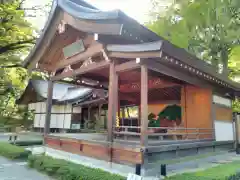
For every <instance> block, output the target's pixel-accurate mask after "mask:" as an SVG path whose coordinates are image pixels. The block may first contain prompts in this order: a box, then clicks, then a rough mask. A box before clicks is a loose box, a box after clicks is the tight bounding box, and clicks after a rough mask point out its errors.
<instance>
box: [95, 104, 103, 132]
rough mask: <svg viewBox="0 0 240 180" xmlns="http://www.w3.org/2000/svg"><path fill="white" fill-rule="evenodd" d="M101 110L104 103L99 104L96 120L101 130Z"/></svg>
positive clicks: (97, 127) (97, 126) (98, 128)
mask: <svg viewBox="0 0 240 180" xmlns="http://www.w3.org/2000/svg"><path fill="white" fill-rule="evenodd" d="M101 110H102V104H99V105H98V119H97V122H96V130H97V131H99V130H100V124H101V123H102V122H101Z"/></svg>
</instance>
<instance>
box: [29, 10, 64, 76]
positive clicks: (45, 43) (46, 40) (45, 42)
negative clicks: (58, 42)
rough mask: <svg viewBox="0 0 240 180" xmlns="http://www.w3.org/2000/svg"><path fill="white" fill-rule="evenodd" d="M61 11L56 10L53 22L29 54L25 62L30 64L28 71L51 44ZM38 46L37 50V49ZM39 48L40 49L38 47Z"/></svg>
mask: <svg viewBox="0 0 240 180" xmlns="http://www.w3.org/2000/svg"><path fill="white" fill-rule="evenodd" d="M63 14H64V13H63V11H60V10H57V12H56V14H55V15H54V18H53V20H52V21H51V25H50V28H49V30H48V31H47V33H45V34H44V37H43V39H42V40H41V41H40V44H39V43H37V44H36V45H35V47H34V49H33V50H32V51H33V54H31V53H30V55H29V56H28V59H27V61H28V60H29V61H30V64H29V65H28V70H29V71H32V70H33V69H34V68H35V66H36V64H37V63H38V61H40V59H41V57H42V56H43V54H44V53H45V52H46V50H47V49H48V48H49V45H50V44H51V42H52V39H53V37H54V35H55V33H56V31H57V27H58V25H59V23H60V22H61V20H62V18H63ZM37 46H38V49H37ZM39 46H40V47H39Z"/></svg>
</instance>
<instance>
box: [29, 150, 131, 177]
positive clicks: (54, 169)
mask: <svg viewBox="0 0 240 180" xmlns="http://www.w3.org/2000/svg"><path fill="white" fill-rule="evenodd" d="M28 165H29V167H31V168H35V169H37V170H38V171H41V172H45V173H46V174H48V175H50V176H53V177H55V178H57V179H61V180H69V179H71V180H125V179H126V178H125V177H122V176H119V175H116V174H111V173H109V172H105V171H103V170H101V169H94V168H90V167H86V166H83V165H79V164H74V163H71V162H68V161H65V160H61V159H54V158H51V157H49V156H44V155H38V156H37V155H32V156H30V157H29V159H28Z"/></svg>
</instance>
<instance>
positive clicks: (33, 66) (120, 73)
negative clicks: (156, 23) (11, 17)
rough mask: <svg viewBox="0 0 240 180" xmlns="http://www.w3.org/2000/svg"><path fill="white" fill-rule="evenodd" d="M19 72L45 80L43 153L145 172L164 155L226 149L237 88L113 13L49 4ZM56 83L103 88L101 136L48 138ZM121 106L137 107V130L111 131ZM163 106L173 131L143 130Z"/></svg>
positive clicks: (61, 1) (67, 2) (65, 2)
mask: <svg viewBox="0 0 240 180" xmlns="http://www.w3.org/2000/svg"><path fill="white" fill-rule="evenodd" d="M23 66H24V67H25V68H27V69H28V70H29V71H34V70H38V71H42V72H45V73H48V74H49V76H50V79H49V84H48V96H47V108H46V121H45V122H46V123H45V140H46V141H45V142H46V145H47V146H48V147H51V148H54V149H58V150H63V151H67V152H71V153H75V154H79V155H82V156H88V157H92V158H95V159H101V160H104V161H110V162H112V163H121V164H128V165H129V164H142V165H143V166H144V168H146V169H145V170H146V171H147V170H149V169H151V168H153V166H150V165H149V164H154V163H156V162H157V159H161V158H163V157H166V155H165V154H164V153H166V152H169V153H170V152H171V153H173V154H171V156H168V155H167V157H168V158H176V157H178V156H186V155H190V154H196V153H199V152H201V151H202V150H204V152H205V150H207V151H213V149H214V150H215V149H218V148H220V149H231V148H233V141H234V133H233V122H232V105H231V101H232V100H233V99H234V98H236V96H237V93H239V91H240V85H239V84H237V83H234V82H232V81H231V80H229V79H228V78H227V77H225V76H223V75H221V74H218V73H217V72H215V70H214V69H213V68H212V67H211V65H209V64H207V63H206V62H204V61H202V60H199V59H197V58H196V57H195V56H193V55H191V54H189V53H187V52H186V51H185V50H184V49H181V48H178V47H176V46H174V45H173V44H171V43H170V42H168V41H166V40H164V39H163V38H161V37H159V36H157V35H156V34H155V33H153V32H151V31H150V30H148V29H147V28H146V27H144V26H142V25H140V24H139V23H137V22H136V21H135V20H133V19H131V18H130V17H128V16H126V15H125V14H124V13H123V12H121V11H118V10H116V11H109V12H103V11H100V10H98V9H96V8H95V7H93V6H91V5H89V4H87V3H86V2H84V1H82V0H78V1H74V0H58V1H54V3H53V7H52V10H51V12H50V16H49V18H48V22H47V23H46V26H45V28H44V31H43V33H42V35H41V37H40V38H39V40H38V42H37V44H36V46H35V47H34V48H33V50H32V51H31V53H30V55H29V56H28V58H27V59H26V60H25V61H24V64H23ZM63 79H71V81H74V83H75V84H76V85H77V86H88V87H92V88H100V89H101V88H103V89H107V90H108V96H107V99H106V100H107V129H106V131H105V132H104V133H102V134H95V135H92V136H91V138H89V137H90V136H89V135H83V134H78V135H66V136H65V135H62V136H60V135H49V122H50V117H51V116H50V114H51V106H52V95H53V82H54V81H59V80H63ZM84 79H88V80H89V81H88V82H87V81H85V80H84ZM82 105H84V104H82ZM85 105H86V104H85ZM122 105H135V106H138V107H139V114H138V119H139V124H138V126H135V127H133V126H132V127H126V126H121V127H116V120H117V119H118V118H119V114H120V107H121V106H122ZM169 105H178V106H179V107H180V108H181V117H180V119H181V125H179V126H177V127H176V126H167V127H166V126H163V127H157V128H155V129H158V130H159V131H158V132H157V133H156V132H155V131H154V132H153V131H151V130H152V129H154V128H153V127H151V128H150V127H148V124H149V114H150V113H153V112H154V113H153V114H156V113H158V112H161V111H162V110H163V109H164V108H165V107H167V106H169ZM155 112H156V113H155ZM170 115H171V114H170ZM165 118H166V117H165ZM169 120H170V121H172V120H173V119H169ZM161 121H162V122H164V121H165V120H162V119H161V120H160V123H161ZM223 127H226V129H225V130H224V129H222V128H223ZM133 128H135V129H136V130H135V131H129V130H128V129H133ZM161 129H162V130H164V131H160V130H161ZM222 131H225V132H224V133H225V135H226V136H224V137H222V135H221V134H222V133H221V132H222ZM179 142H181V144H180V143H179ZM195 150H196V151H195ZM175 152H176V153H175ZM148 165H149V166H148Z"/></svg>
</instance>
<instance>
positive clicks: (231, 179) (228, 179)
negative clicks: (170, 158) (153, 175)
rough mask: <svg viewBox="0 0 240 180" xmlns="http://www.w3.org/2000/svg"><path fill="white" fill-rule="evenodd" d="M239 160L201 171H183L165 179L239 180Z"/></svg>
mask: <svg viewBox="0 0 240 180" xmlns="http://www.w3.org/2000/svg"><path fill="white" fill-rule="evenodd" d="M239 165H240V161H235V162H232V163H229V164H223V165H219V166H216V167H213V168H209V169H206V170H203V171H197V172H194V173H184V174H180V175H175V176H172V177H169V178H167V180H213V179H215V180H239V179H240V173H239Z"/></svg>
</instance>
